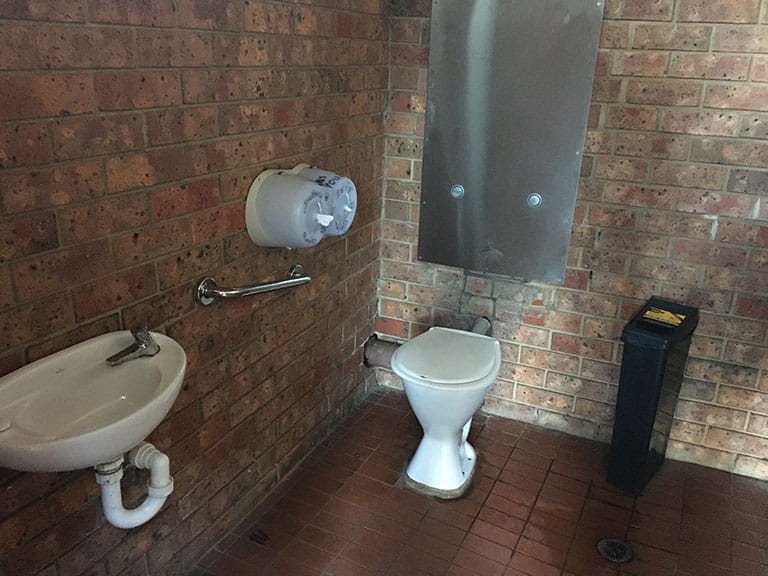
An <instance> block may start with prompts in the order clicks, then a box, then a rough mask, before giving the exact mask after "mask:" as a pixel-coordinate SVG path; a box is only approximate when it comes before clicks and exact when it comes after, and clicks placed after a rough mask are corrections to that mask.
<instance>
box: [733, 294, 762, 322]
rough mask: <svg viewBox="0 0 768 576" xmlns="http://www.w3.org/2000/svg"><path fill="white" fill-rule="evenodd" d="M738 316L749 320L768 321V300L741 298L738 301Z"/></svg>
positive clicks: (751, 297)
mask: <svg viewBox="0 0 768 576" xmlns="http://www.w3.org/2000/svg"><path fill="white" fill-rule="evenodd" d="M736 314H738V315H739V316H746V317H747V318H756V319H758V320H768V300H767V299H765V298H759V297H755V296H739V299H738V300H737V301H736Z"/></svg>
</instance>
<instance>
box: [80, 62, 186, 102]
mask: <svg viewBox="0 0 768 576" xmlns="http://www.w3.org/2000/svg"><path fill="white" fill-rule="evenodd" d="M95 86H96V97H97V100H98V103H99V108H100V109H102V110H134V109H136V108H150V107H155V106H171V105H174V104H181V80H180V79H179V76H178V73H175V72H171V71H162V72H155V71H151V70H146V71H143V72H135V71H121V72H102V73H99V74H96V79H95Z"/></svg>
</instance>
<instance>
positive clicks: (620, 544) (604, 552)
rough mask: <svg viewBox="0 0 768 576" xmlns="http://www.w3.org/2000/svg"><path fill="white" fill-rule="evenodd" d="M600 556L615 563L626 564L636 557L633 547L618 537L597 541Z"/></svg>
mask: <svg viewBox="0 0 768 576" xmlns="http://www.w3.org/2000/svg"><path fill="white" fill-rule="evenodd" d="M597 551H598V552H600V556H602V557H603V558H605V559H606V560H608V562H613V563H614V564H626V563H627V562H631V561H632V559H633V558H634V557H635V553H634V552H633V551H632V547H631V546H630V545H629V544H627V543H626V542H624V541H623V540H619V539H618V538H603V539H602V540H600V542H598V543H597Z"/></svg>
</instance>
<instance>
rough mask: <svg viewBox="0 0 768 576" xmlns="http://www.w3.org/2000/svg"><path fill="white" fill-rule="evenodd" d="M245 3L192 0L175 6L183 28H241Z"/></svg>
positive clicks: (233, 0) (231, 0)
mask: <svg viewBox="0 0 768 576" xmlns="http://www.w3.org/2000/svg"><path fill="white" fill-rule="evenodd" d="M245 6H246V5H245V4H243V3H242V2H237V1H236V0H225V1H224V2H222V1H220V0H194V1H193V2H184V3H182V4H179V5H178V6H176V10H177V13H178V22H179V25H180V26H182V27H185V28H204V29H213V30H242V29H243V26H244V18H245Z"/></svg>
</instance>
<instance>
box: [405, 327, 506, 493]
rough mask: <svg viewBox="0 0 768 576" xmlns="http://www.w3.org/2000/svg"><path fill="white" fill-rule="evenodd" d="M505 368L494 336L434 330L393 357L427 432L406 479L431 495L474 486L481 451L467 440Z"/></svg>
mask: <svg viewBox="0 0 768 576" xmlns="http://www.w3.org/2000/svg"><path fill="white" fill-rule="evenodd" d="M500 367H501V351H500V348H499V343H498V341H496V339H494V338H490V337H488V336H483V335H480V334H475V333H472V332H465V331H462V330H453V329H451V328H438V327H435V328H431V329H430V330H428V331H427V332H425V333H424V334H421V335H420V336H417V337H416V338H414V339H413V340H410V341H408V342H406V343H405V344H403V345H402V346H401V347H400V348H398V349H397V351H396V352H395V353H394V354H393V356H392V370H393V371H394V372H395V374H397V375H398V376H400V378H401V379H402V380H403V386H404V387H405V394H406V396H407V397H408V402H409V403H410V405H411V409H412V410H413V412H414V414H415V415H416V418H417V419H418V420H419V423H420V424H421V427H422V429H423V431H424V435H423V437H422V439H421V442H419V445H418V447H417V448H416V452H415V453H414V455H413V457H412V458H411V460H410V462H409V463H408V466H407V468H406V482H407V483H408V484H409V485H410V486H411V487H412V488H415V489H416V490H419V491H421V492H425V493H428V494H431V495H435V496H440V497H445V498H456V497H459V496H461V495H462V494H463V493H464V492H465V491H466V490H467V489H468V488H469V485H470V482H471V480H472V475H473V474H474V471H475V464H476V460H477V458H476V454H475V450H474V448H473V447H472V446H471V445H470V443H469V442H468V441H467V436H468V434H469V428H470V425H471V423H472V416H473V415H474V413H475V412H476V411H477V409H478V408H480V406H481V404H482V403H483V398H484V397H485V394H486V392H488V389H489V388H490V387H491V384H493V381H494V380H495V379H496V376H498V374H499V368H500Z"/></svg>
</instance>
